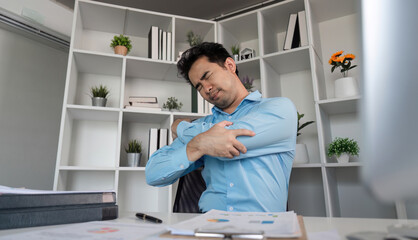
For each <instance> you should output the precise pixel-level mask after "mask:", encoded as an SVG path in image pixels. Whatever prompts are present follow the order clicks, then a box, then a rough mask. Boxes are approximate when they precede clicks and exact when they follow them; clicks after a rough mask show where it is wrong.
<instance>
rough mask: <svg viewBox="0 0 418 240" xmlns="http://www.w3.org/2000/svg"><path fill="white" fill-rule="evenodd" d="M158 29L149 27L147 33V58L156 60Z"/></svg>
mask: <svg viewBox="0 0 418 240" xmlns="http://www.w3.org/2000/svg"><path fill="white" fill-rule="evenodd" d="M158 43H159V41H158V27H156V26H151V28H150V30H149V33H148V57H149V58H151V59H158Z"/></svg>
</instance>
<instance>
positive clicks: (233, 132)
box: [186, 121, 255, 161]
mask: <svg viewBox="0 0 418 240" xmlns="http://www.w3.org/2000/svg"><path fill="white" fill-rule="evenodd" d="M232 124H233V123H232V122H228V121H222V122H220V123H217V124H215V125H214V126H213V127H212V128H211V129H209V130H208V131H206V132H203V133H201V134H199V135H197V136H196V137H194V138H193V139H192V140H191V141H190V142H189V143H188V144H187V150H186V151H187V157H188V158H189V160H190V161H196V160H198V159H199V158H201V157H202V156H203V155H210V156H214V157H226V158H233V157H234V156H238V155H239V154H240V152H241V153H246V152H247V148H246V147H245V146H244V145H243V144H242V143H241V142H239V141H238V140H237V136H251V137H252V136H254V135H255V133H254V132H253V131H251V130H247V129H226V128H225V127H226V126H230V125H232Z"/></svg>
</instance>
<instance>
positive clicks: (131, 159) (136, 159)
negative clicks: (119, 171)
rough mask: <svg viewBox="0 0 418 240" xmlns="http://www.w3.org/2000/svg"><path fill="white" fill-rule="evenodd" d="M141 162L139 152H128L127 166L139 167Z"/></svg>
mask: <svg viewBox="0 0 418 240" xmlns="http://www.w3.org/2000/svg"><path fill="white" fill-rule="evenodd" d="M140 162H141V153H128V166H129V167H139V164H140Z"/></svg>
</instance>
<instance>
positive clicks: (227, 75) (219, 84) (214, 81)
mask: <svg viewBox="0 0 418 240" xmlns="http://www.w3.org/2000/svg"><path fill="white" fill-rule="evenodd" d="M189 78H190V81H191V82H192V84H193V86H195V87H196V89H197V90H198V91H199V93H200V95H202V97H203V98H204V99H205V100H207V101H208V102H210V103H212V104H214V105H215V106H217V107H219V108H220V109H222V110H224V111H226V110H227V109H228V108H230V107H232V106H233V105H234V102H235V101H236V100H237V97H238V86H237V85H236V84H237V82H236V81H237V79H238V78H237V76H236V75H235V63H234V61H233V60H232V59H230V58H228V59H227V60H226V61H225V64H224V67H221V66H219V65H218V64H217V63H212V62H209V61H208V58H207V57H205V56H203V57H201V58H199V59H198V60H196V61H195V62H194V63H193V65H192V67H191V68H190V71H189ZM238 81H239V79H238Z"/></svg>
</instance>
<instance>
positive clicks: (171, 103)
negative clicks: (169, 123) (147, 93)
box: [163, 97, 183, 111]
mask: <svg viewBox="0 0 418 240" xmlns="http://www.w3.org/2000/svg"><path fill="white" fill-rule="evenodd" d="M181 107H183V103H181V102H180V103H179V102H178V100H177V98H175V97H169V98H168V99H167V102H165V103H164V104H163V108H164V109H168V110H169V111H173V110H177V111H180V109H181Z"/></svg>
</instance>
